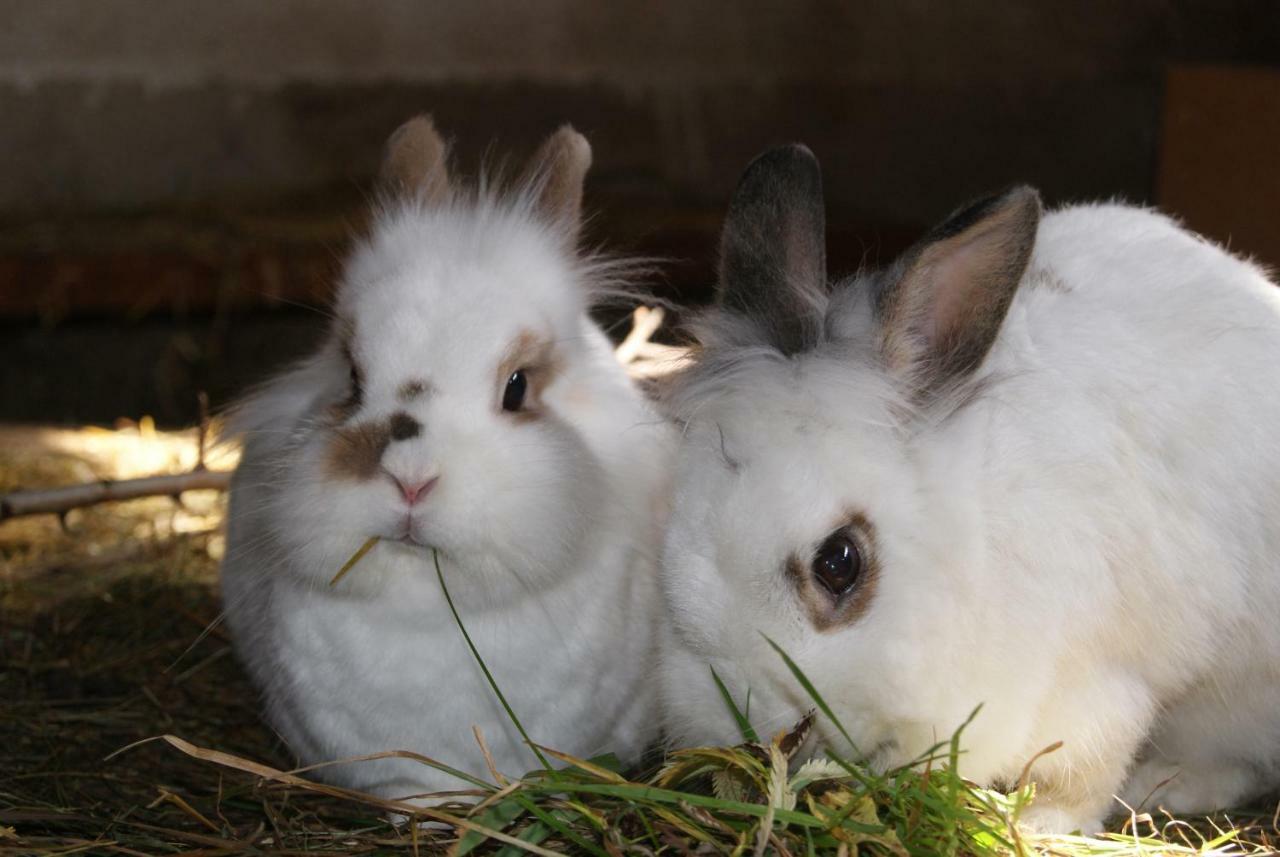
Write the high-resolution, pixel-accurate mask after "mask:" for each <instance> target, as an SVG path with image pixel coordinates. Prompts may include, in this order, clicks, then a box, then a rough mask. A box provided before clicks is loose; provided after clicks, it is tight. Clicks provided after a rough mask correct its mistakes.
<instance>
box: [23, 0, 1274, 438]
mask: <svg viewBox="0 0 1280 857" xmlns="http://www.w3.org/2000/svg"><path fill="white" fill-rule="evenodd" d="M0 16H3V17H2V18H0V19H2V20H3V21H4V26H3V27H2V28H0V420H3V421H40V422H66V423H78V422H107V423H109V422H111V421H113V420H114V419H116V418H117V417H133V418H136V417H140V416H142V415H144V414H149V415H152V416H154V417H155V418H156V419H157V420H159V421H160V422H162V423H168V424H173V423H184V422H189V421H191V420H192V419H193V418H194V416H195V402H196V392H197V391H198V390H207V391H208V392H209V394H210V395H211V397H212V398H213V401H214V404H215V405H217V404H219V403H223V402H225V401H226V400H227V399H228V398H229V397H230V396H233V395H234V394H235V393H237V392H238V391H240V390H242V389H243V388H244V386H245V385H246V384H247V383H249V382H251V381H254V380H258V379H260V378H261V377H262V376H263V375H264V374H265V373H266V372H268V371H269V370H270V369H271V368H272V367H275V366H277V365H279V364H281V363H282V362H283V361H286V360H288V359H290V358H291V357H294V356H297V355H299V354H300V353H302V352H304V351H305V350H306V349H307V348H308V347H309V346H310V345H311V344H312V343H313V342H314V341H315V340H316V338H317V336H318V334H319V333H320V331H321V328H322V326H323V323H324V320H323V315H322V314H321V313H319V312H317V308H323V306H324V302H325V300H326V297H327V295H328V293H329V289H330V286H331V283H332V279H333V275H334V271H335V269H336V266H337V261H338V259H339V258H340V257H341V255H342V253H343V251H344V248H345V246H346V244H347V241H348V237H349V235H350V234H351V231H352V230H353V229H354V228H358V226H359V223H360V218H361V214H362V211H361V209H362V205H363V201H364V195H365V193H366V192H367V190H368V189H369V186H370V181H371V178H372V175H373V173H374V171H375V169H376V166H377V163H378V158H379V152H380V149H381V146H382V144H383V142H384V140H385V138H386V136H387V134H388V133H389V132H390V131H391V130H392V129H393V128H395V127H396V125H398V124H399V123H400V122H401V121H403V120H404V119H405V118H407V117H408V116H410V115H411V114H413V113H416V112H420V111H424V110H425V111H430V112H431V113H433V114H434V115H435V118H436V121H437V125H438V126H439V127H440V128H441V129H442V130H444V131H445V132H446V133H447V134H449V135H451V136H452V137H453V138H454V140H455V143H456V157H457V161H458V163H459V165H460V166H461V168H462V169H463V170H464V171H467V172H474V171H475V170H476V169H477V168H478V165H479V164H480V163H481V161H482V159H483V158H484V157H485V156H486V153H489V154H490V155H501V154H507V153H510V154H511V155H513V156H514V157H520V158H522V157H524V156H525V155H527V153H529V152H530V151H531V150H532V149H533V147H534V146H535V145H536V144H537V142H538V141H539V140H540V139H541V138H542V137H543V136H544V135H545V134H546V133H548V132H549V131H550V130H552V129H553V128H554V127H555V126H557V125H558V124H560V123H562V122H565V121H570V122H572V123H573V124H574V125H576V126H577V127H578V128H579V129H580V130H582V131H583V132H584V133H586V134H587V135H588V137H589V138H590V139H591V141H592V144H593V146H594V149H595V168H594V170H593V172H592V174H591V176H590V178H589V183H588V207H589V208H590V209H591V210H592V211H594V212H595V213H596V217H595V220H594V221H593V223H592V224H591V227H590V230H589V237H590V239H591V240H593V241H595V242H598V243H601V244H603V245H604V246H606V247H607V248H609V249H612V250H614V251H617V252H639V253H644V254H656V255H659V256H663V257H666V258H668V259H670V260H671V262H670V263H669V264H667V265H665V266H664V267H663V269H662V271H661V274H660V276H659V277H657V278H655V280H654V281H653V282H652V283H651V284H650V285H652V286H653V287H654V288H655V289H656V290H657V291H658V292H659V293H660V294H663V295H665V296H667V297H670V298H673V299H675V300H678V301H681V302H683V303H686V304H694V303H698V302H701V301H704V300H706V299H707V297H708V295H709V286H710V283H711V280H712V275H713V261H714V250H715V244H716V232H717V229H718V224H719V219H720V214H721V210H722V208H723V206H724V203H725V201H726V199H727V196H728V194H729V192H730V191H731V189H732V187H733V184H734V182H735V180H736V178H737V176H738V174H739V172H740V171H741V170H742V168H743V167H744V166H745V165H746V163H747V162H748V160H749V159H750V158H751V157H752V156H753V155H755V154H756V153H757V152H758V151H760V150H761V149H762V148H764V147H765V146H768V145H770V144H773V143H778V142H784V141H790V140H801V141H804V142H806V143H808V144H809V146H810V147H811V148H813V150H814V151H815V152H816V153H817V154H818V156H819V158H820V159H821V160H822V161H823V164H824V168H825V178H826V182H827V190H828V219H829V223H830V226H831V235H830V239H829V243H830V255H831V259H832V268H833V271H834V272H836V273H840V272H847V271H850V270H852V269H854V268H856V267H857V266H858V265H859V264H860V263H862V262H864V261H866V262H871V263H874V262H876V261H877V260H881V261H887V260H888V259H889V258H891V257H892V255H893V254H894V253H895V252H897V251H898V250H900V249H901V248H902V247H903V246H904V245H905V244H907V243H908V242H909V241H911V240H912V239H913V238H914V237H915V236H916V235H917V234H918V232H919V230H920V229H922V228H923V227H925V226H927V225H928V224H929V223H931V222H932V221H934V220H936V219H937V218H939V217H941V216H943V215H944V214H945V213H946V212H947V211H948V210H950V209H951V208H953V207H954V206H955V205H957V204H958V203H960V202H962V201H964V200H965V199H966V198H968V197H971V196H973V195H975V194H978V193H981V192H984V191H986V190H989V189H993V188H996V187H999V186H1001V185H1005V184H1008V183H1010V182H1013V181H1028V182H1032V183H1034V184H1037V185H1039V186H1040V187H1041V189H1042V190H1043V191H1044V193H1045V196H1046V198H1047V199H1048V200H1049V201H1050V202H1051V203H1060V202H1066V201H1070V200H1079V199H1094V198H1099V197H1112V196H1119V197H1123V198H1125V199H1128V200H1131V201H1136V202H1144V203H1154V204H1159V205H1161V206H1163V207H1165V208H1166V209H1168V210H1169V211H1171V212H1173V213H1175V214H1177V215H1179V216H1181V217H1183V218H1184V219H1185V220H1186V221H1187V222H1188V224H1189V225H1191V226H1192V227H1194V228H1196V229H1199V230H1201V231H1203V232H1205V233H1206V234H1208V235H1209V236H1211V237H1213V238H1215V239H1217V240H1220V241H1223V242H1229V244H1230V246H1231V247H1232V248H1233V249H1236V250H1238V251H1241V252H1246V253H1251V254H1254V255H1256V256H1257V257H1258V258H1259V259H1261V260H1262V261H1264V262H1267V263H1269V264H1271V265H1280V165H1278V163H1277V162H1278V159H1280V0H1203V2H1172V0H1124V2H1117V0H1111V2H1096V0H1087V1H1086V2H1067V0H1063V2H1052V3H1032V2H1021V3H1019V2H995V0H970V2H964V3H946V2H938V0H872V2H846V3H836V2H776V3H761V2H741V0H739V2H733V0H720V2H711V0H708V1H707V2H699V0H686V2H672V3H658V2H653V0H647V2H646V1H645V0H610V2H599V0H546V2H519V0H469V2H448V3H445V2H440V3H423V2H416V0H272V2H261V0H221V2H216V3H211V2H196V0H95V2H92V3H86V2H78V0H26V1H25V2H23V0H8V2H4V0H0Z"/></svg>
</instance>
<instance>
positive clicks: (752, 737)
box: [711, 667, 760, 744]
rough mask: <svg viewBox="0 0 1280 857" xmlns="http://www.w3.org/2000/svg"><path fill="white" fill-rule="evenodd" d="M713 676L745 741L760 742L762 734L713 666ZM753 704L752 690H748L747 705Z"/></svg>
mask: <svg viewBox="0 0 1280 857" xmlns="http://www.w3.org/2000/svg"><path fill="white" fill-rule="evenodd" d="M711 678H712V679H713V680H714V681H715V683H716V688H718V689H719V691H720V696H721V698H722V699H724V704H725V705H726V706H728V708H729V711H730V712H731V713H732V714H733V719H734V720H735V721H737V723H738V731H739V732H741V733H742V740H743V741H750V742H751V743H752V744H759V743H760V736H759V735H757V734H756V730H755V729H754V728H753V727H752V726H751V721H750V720H748V719H747V715H746V714H744V713H743V712H742V711H740V710H739V709H738V704H737V703H736V702H734V701H733V696H732V695H730V693H729V688H727V687H725V684H724V682H723V681H721V680H720V675H719V673H717V672H716V668H715V667H711ZM750 704H751V691H750V690H748V691H747V705H748V706H749V705H750Z"/></svg>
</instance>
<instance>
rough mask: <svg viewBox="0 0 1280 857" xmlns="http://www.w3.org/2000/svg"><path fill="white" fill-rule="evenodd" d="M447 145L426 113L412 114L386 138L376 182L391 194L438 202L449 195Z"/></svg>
mask: <svg viewBox="0 0 1280 857" xmlns="http://www.w3.org/2000/svg"><path fill="white" fill-rule="evenodd" d="M448 160H449V147H448V145H447V144H446V143H445V141H444V140H442V139H441V138H440V134H439V133H438V132H437V131H436V128H435V125H434V123H432V121H431V117H430V116H426V115H422V116H415V117H413V118H412V119H410V120H409V121H408V122H406V123H404V124H403V125H401V126H400V127H399V128H397V129H396V130H395V132H393V133H392V135H391V138H390V139H389V140H387V151H386V155H385V156H384V157H383V160H382V172H381V174H380V177H379V179H380V182H381V184H382V187H383V188H384V189H385V190H386V191H387V192H388V193H390V194H393V195H395V196H417V197H420V198H421V199H423V200H424V201H426V202H429V203H430V202H441V201H443V200H444V199H446V198H447V197H448V195H449V166H448Z"/></svg>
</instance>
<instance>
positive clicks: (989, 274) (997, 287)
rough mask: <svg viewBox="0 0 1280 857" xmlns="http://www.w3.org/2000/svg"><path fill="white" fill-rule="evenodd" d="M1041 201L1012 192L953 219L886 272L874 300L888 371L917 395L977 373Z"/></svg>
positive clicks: (1023, 259) (1029, 191)
mask: <svg viewBox="0 0 1280 857" xmlns="http://www.w3.org/2000/svg"><path fill="white" fill-rule="evenodd" d="M1039 223H1040V195H1039V193H1037V192H1036V191H1035V189H1034V188H1030V187H1026V186H1022V187H1016V188H1014V189H1012V190H1010V191H1007V192H1006V193H1003V194H1000V195H998V196H992V197H988V198H986V199H982V200H979V201H977V202H975V203H973V204H971V205H969V206H967V207H966V208H964V209H961V210H960V211H958V212H956V213H955V214H953V215H952V216H951V217H949V218H948V219H947V220H946V221H944V222H943V223H942V224H941V225H939V226H937V227H936V228H934V230H933V231H932V232H930V233H929V234H928V235H926V236H925V237H924V239H923V240H921V241H920V242H919V243H918V244H917V245H916V246H915V247H914V248H912V249H911V250H909V251H908V252H907V254H906V255H905V256H904V257H903V259H902V260H901V261H900V262H899V263H898V264H897V265H896V266H895V267H894V268H893V269H892V270H891V272H890V273H889V275H888V280H887V281H886V283H885V284H884V287H883V290H882V291H881V292H880V295H879V297H878V299H877V309H878V314H879V317H880V324H881V328H880V333H881V339H880V348H881V352H882V354H883V356H884V359H885V362H886V364H887V365H888V367H889V370H890V371H891V372H892V373H894V374H895V375H897V376H898V377H900V378H902V379H904V380H905V381H907V382H908V383H910V384H911V385H912V386H913V387H915V388H916V389H917V390H919V391H921V392H930V391H936V390H937V389H939V388H942V387H945V386H946V385H947V384H949V383H951V382H954V381H958V380H960V379H962V378H963V377H964V376H966V375H968V374H969V373H971V372H972V371H973V370H975V369H977V368H978V366H979V365H980V364H981V363H982V360H983V358H985V357H986V355H987V351H988V350H990V348H991V345H992V343H994V342H995V339H996V335H997V334H998V333H999V332H1000V326H1001V324H1002V323H1003V322H1004V317H1005V314H1006V313H1007V312H1008V310H1009V304H1010V303H1011V302H1012V301H1013V295H1014V293H1015V292H1016V291H1017V289H1018V283H1019V282H1021V280H1022V276H1023V274H1024V273H1025V272H1026V269H1027V263H1028V262H1029V261H1030V259H1031V251H1032V249H1033V248H1034V247H1035V241H1036V229H1037V227H1038V226H1039Z"/></svg>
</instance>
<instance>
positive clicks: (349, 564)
mask: <svg viewBox="0 0 1280 857" xmlns="http://www.w3.org/2000/svg"><path fill="white" fill-rule="evenodd" d="M378 539H379V536H370V537H369V540H368V541H367V542H365V543H364V544H362V545H360V548H359V549H358V550H357V551H356V552H355V553H353V554H352V555H351V559H349V560H347V561H346V562H344V563H343V564H342V568H340V569H338V573H337V574H335V575H334V576H333V580H330V581H329V585H330V586H337V585H338V581H339V580H342V578H344V577H346V576H347V572H348V571H350V570H351V569H353V568H355V567H356V564H357V563H359V562H360V560H362V559H364V555H365V554H367V553H368V552H369V551H371V550H373V546H374V545H376V544H377V543H378Z"/></svg>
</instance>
